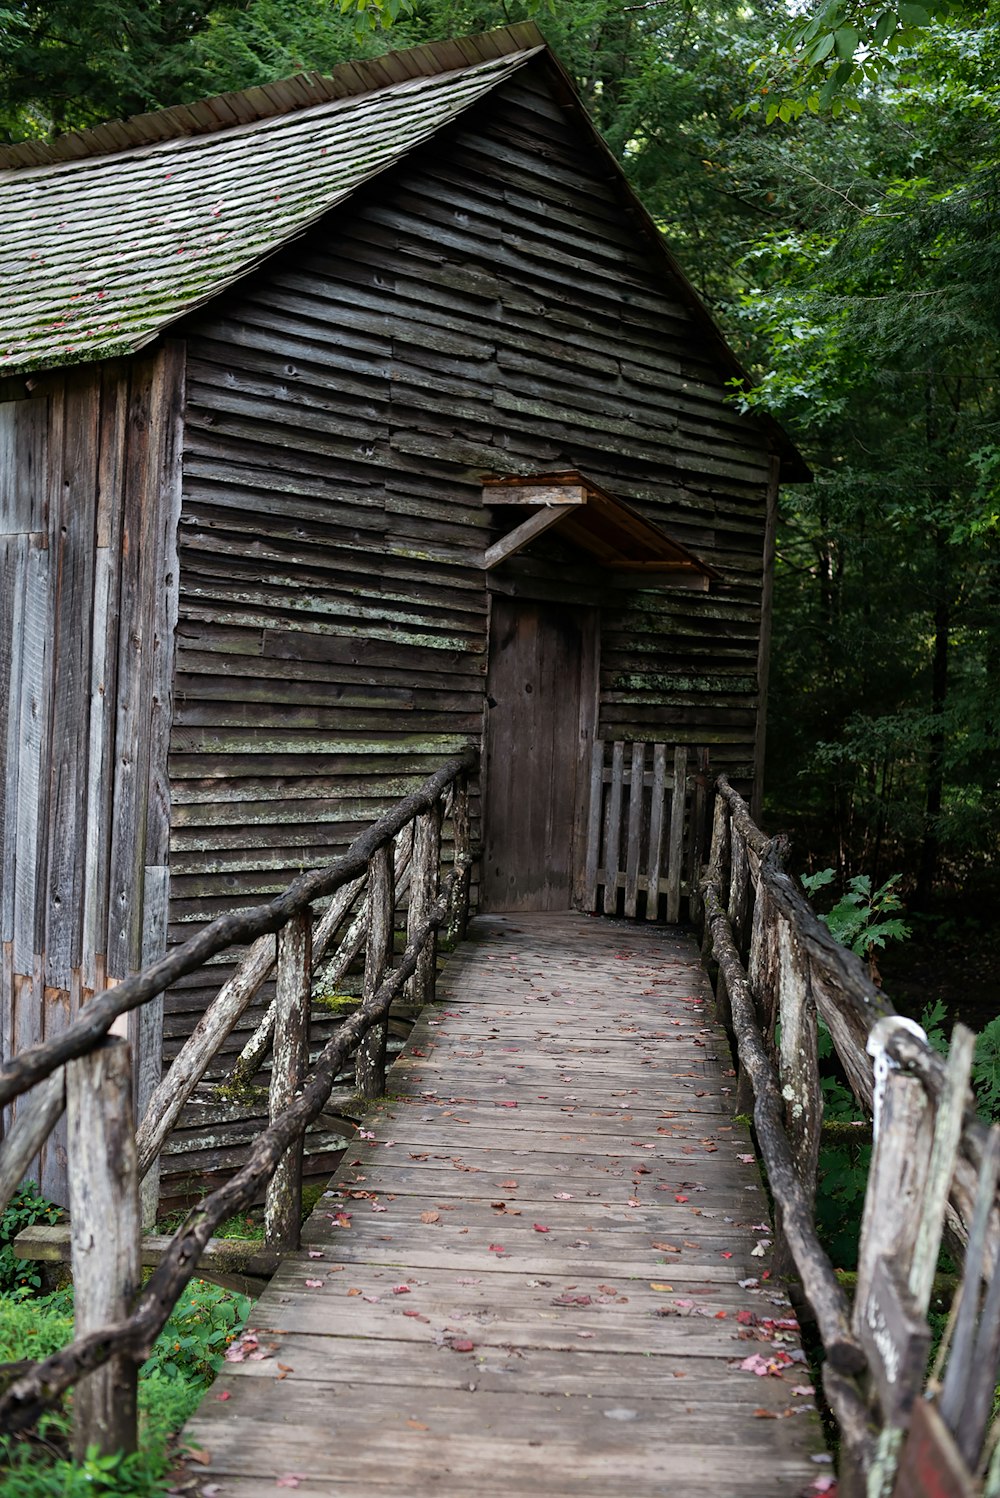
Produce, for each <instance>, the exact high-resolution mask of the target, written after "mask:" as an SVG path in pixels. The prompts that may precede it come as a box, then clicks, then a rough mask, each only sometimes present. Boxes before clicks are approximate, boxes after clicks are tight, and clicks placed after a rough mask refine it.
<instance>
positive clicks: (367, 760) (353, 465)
mask: <svg viewBox="0 0 1000 1498" xmlns="http://www.w3.org/2000/svg"><path fill="white" fill-rule="evenodd" d="M186 331H187V332H188V341H187V351H188V357H187V371H186V375H187V386H186V390H187V405H186V424H185V440H184V480H183V508H182V515H181V525H180V537H179V549H180V559H181V569H180V611H179V625H178V633H177V656H176V675H175V679H174V701H175V711H174V719H173V728H172V734H171V758H170V778H171V796H172V805H173V810H172V818H171V835H170V865H171V878H170V921H171V928H170V929H171V937H172V939H174V940H179V939H182V938H183V937H184V936H186V935H188V934H190V932H191V931H192V929H193V928H194V926H196V925H197V923H199V922H201V921H203V920H205V919H206V918H208V917H210V916H212V915H214V914H217V913H219V912H220V911H223V910H228V909H230V908H232V907H233V906H234V905H239V904H245V903H249V902H252V901H255V900H257V899H260V898H262V897H266V896H268V895H270V894H272V893H273V892H276V891H277V890H279V889H280V888H282V887H283V885H284V884H285V883H286V881H287V880H288V879H289V878H290V877H291V876H293V875H294V874H295V873H296V872H297V871H298V870H299V869H301V868H304V867H309V866H311V865H313V864H315V863H317V862H322V861H324V860H325V859H327V858H328V857H329V856H330V854H331V852H332V851H334V850H336V849H339V848H341V847H343V846H344V845H345V844H346V842H347V841H348V840H349V839H350V838H351V837H352V836H353V835H354V834H355V833H356V832H357V831H358V830H359V829H360V828H361V827H362V826H363V825H364V824H365V823H367V822H368V821H370V820H371V819H372V818H373V817H375V816H376V815H378V814H379V812H380V811H382V810H383V809H385V807H386V806H387V805H388V804H389V803H391V802H392V801H393V800H395V799H397V798H398V797H399V796H400V795H402V794H403V793H404V792H405V791H407V790H408V789H410V788H412V787H413V786H414V785H415V784H416V783H418V782H419V780H420V779H421V778H422V777H423V775H424V774H425V773H427V771H428V770H429V769H430V768H431V767H432V766H433V765H434V764H435V763H436V762H438V761H439V760H440V759H441V758H442V757H443V756H444V755H445V754H446V753H448V752H449V751H451V750H452V749H454V748H455V747H456V746H458V745H459V744H461V743H462V742H465V741H467V740H468V739H470V738H472V739H479V738H480V736H481V733H482V724H483V695H484V675H485V668H486V660H487V644H488V641H487V628H488V592H489V591H490V590H491V589H492V590H495V591H499V592H506V593H509V594H512V595H521V596H525V597H529V598H530V597H534V598H540V599H550V600H563V601H566V602H567V603H594V602H595V601H600V602H601V604H602V616H603V617H602V631H601V704H600V707H601V720H600V726H599V732H600V734H601V736H603V737H605V738H608V739H614V738H624V739H628V740H635V739H644V738H645V739H650V740H652V739H657V740H664V739H666V740H668V741H671V742H677V743H690V744H696V745H699V746H701V745H708V746H710V748H711V751H712V755H713V758H714V760H715V762H716V763H717V764H719V765H720V766H722V767H725V768H727V769H730V770H741V771H743V772H746V771H748V770H749V768H750V764H751V760H752V753H753V736H754V719H755V708H756V690H757V683H756V669H757V642H758V631H759V615H760V589H761V570H762V550H763V532H764V514H765V488H766V482H767V475H768V462H769V457H768V440H767V437H766V436H765V434H764V433H763V432H762V431H760V430H758V429H757V428H756V427H755V426H754V425H753V424H752V423H751V422H749V421H748V420H746V419H744V418H742V417H740V416H739V415H738V414H737V413H736V412H735V411H734V410H733V409H732V407H731V406H729V405H728V404H727V403H726V400H725V379H726V378H727V377H728V376H727V375H725V374H722V373H720V372H719V370H718V369H717V368H716V367H715V366H714V365H713V363H712V357H711V351H710V350H709V349H707V348H706V346H705V339H704V333H703V331H701V329H700V328H699V327H698V326H697V325H696V323H695V321H694V319H693V318H692V317H691V315H690V314H689V312H688V311H687V310H686V307H685V305H684V303H683V301H682V299H681V298H680V297H679V296H678V295H675V294H674V291H673V289H672V288H671V287H670V286H669V285H668V284H667V281H666V279H665V271H664V267H663V263H662V262H661V261H660V260H659V259H658V258H657V256H656V255H655V253H654V252H653V251H652V250H649V251H647V250H646V249H645V247H644V241H643V239H642V236H641V234H639V233H637V231H636V228H635V226H634V225H633V224H632V223H631V222H630V221H629V219H628V217H627V213H626V211H625V210H623V206H622V202H621V201H620V199H619V198H618V196H617V191H616V188H615V186H614V185H613V183H612V181H611V178H610V175H609V173H608V172H607V170H606V169H605V168H604V164H603V162H602V161H601V159H600V157H599V156H598V155H597V154H596V153H595V151H594V149H593V147H592V146H591V145H590V143H589V142H587V141H586V139H585V138H583V137H582V136H581V135H580V133H579V132H578V131H577V129H576V128H575V126H571V125H569V124H568V123H567V120H566V116H565V113H564V110H563V108H562V106H561V105H560V104H559V103H558V102H557V101H556V100H555V99H554V98H553V97H552V95H551V93H550V91H549V86H548V84H547V82H546V75H545V74H544V73H543V72H542V71H540V70H537V69H535V68H528V69H526V70H525V71H524V72H522V73H521V74H520V75H519V76H518V79H517V80H515V81H514V82H512V83H510V84H508V85H505V86H504V88H503V89H502V90H500V91H498V93H497V94H495V95H494V96H492V97H491V98H490V100H489V101H487V103H486V105H485V106H482V107H480V108H478V109H477V110H476V111H474V112H472V113H471V114H470V115H469V116H467V117H466V118H465V120H464V121H463V122H462V123H461V125H460V126H459V127H457V128H455V129H454V130H452V131H450V132H448V133H446V134H445V135H443V136H441V137H439V138H438V139H437V140H436V141H434V142H433V143H431V144H429V145H427V146H425V147H423V148H422V149H421V150H420V151H419V152H418V153H417V154H416V155H415V156H413V157H412V158H411V159H410V161H409V162H408V163H407V164H405V165H404V166H403V167H401V168H399V169H398V170H397V171H395V172H394V173H393V174H391V175H390V176H388V177H383V178H381V179H380V180H379V182H378V183H377V184H375V185H373V186H372V187H371V188H369V189H366V190H365V191H364V192H362V193H360V194H359V195H358V196H357V197H356V198H355V199H354V200H353V202H352V203H351V204H350V205H348V206H347V207H346V208H341V209H339V210H337V211H336V213H335V214H334V215H332V216H331V217H330V218H329V219H328V220H327V221H326V222H325V223H324V224H323V225H321V226H319V227H318V228H317V229H316V230H314V231H312V232H311V233H310V234H309V235H308V236H307V237H306V238H305V239H304V240H302V241H299V242H298V243H297V244H296V245H294V246H292V247H291V248H290V249H289V250H288V251H286V252H285V253H284V254H283V255H282V256H281V257H279V258H278V259H277V260H275V261H273V262H272V263H271V266H270V268H269V269H268V270H267V271H266V273H262V274H261V275H259V276H258V277H257V278H256V279H255V280H253V281H250V282H247V283H244V285H243V287H242V288H241V289H240V290H239V291H238V292H237V293H233V294H232V295H230V296H228V297H227V298H226V299H225V300H222V301H217V302H216V303H214V304H213V307H212V309H211V310H210V311H209V312H208V313H205V314H201V315H200V316H199V318H198V320H197V322H196V323H194V324H191V325H190V326H189V328H188V329H187V330H186ZM569 467H572V468H578V469H580V470H581V471H583V472H584V473H586V474H587V475H588V476H590V477H592V478H593V479H594V480H596V481H597V482H598V483H599V484H601V485H603V486H604V487H605V488H607V489H608V490H610V491H611V492H612V493H614V494H616V495H618V496H620V497H621V498H623V499H625V500H627V501H628V502H629V503H630V504H632V505H634V506H635V507H636V508H638V509H639V510H641V511H642V512H643V513H644V514H645V515H647V516H648V517H649V518H650V519H651V520H653V521H655V522H656V523H657V524H658V525H660V526H661V527H663V528H664V529H665V530H667V531H668V532H669V533H670V534H671V535H673V536H674V537H676V539H677V540H678V541H680V542H682V543H683V544H684V545H685V546H687V547H690V548H691V549H692V550H693V551H695V552H696V553H697V554H698V555H699V556H701V557H702V558H703V559H704V560H705V561H707V562H709V563H711V564H712V565H713V566H715V567H717V568H718V569H719V570H720V571H721V573H722V574H723V581H722V582H721V583H714V584H713V586H712V589H711V591H710V592H708V593H705V592H698V591H693V590H688V589H683V588H664V587H662V586H657V585H655V584H653V585H649V586H643V585H642V583H641V582H640V583H638V584H637V582H636V579H635V577H634V576H630V577H624V576H613V575H609V574H608V573H606V572H602V571H601V570H600V569H599V568H597V567H596V566H595V565H594V564H593V563H592V561H589V560H587V559H586V558H584V557H583V554H582V553H580V552H578V551H576V550H574V549H573V548H572V547H571V546H569V545H568V544H567V543H565V542H561V541H560V540H559V539H558V536H557V535H555V534H553V535H552V536H550V537H546V538H545V539H544V540H543V541H540V542H539V543H538V544H537V545H535V546H534V547H531V548H529V550H528V551H526V552H525V553H523V554H522V555H520V556H518V557H516V558H514V559H512V560H511V561H509V562H507V563H504V564H503V565H502V566H501V567H500V568H498V569H497V570H496V572H495V573H492V574H490V575H489V577H487V575H486V574H485V573H484V571H483V570H482V568H481V566H480V560H481V557H482V553H483V551H484V550H485V547H486V546H487V545H488V544H489V543H490V542H491V541H492V540H495V539H496V538H497V537H498V536H499V535H500V534H502V532H503V531H504V530H505V529H509V526H510V523H512V522H509V521H505V519H504V516H503V513H502V512H497V513H496V514H494V513H493V512H491V511H490V510H489V509H487V508H486V507H484V505H483V504H482V498H481V477H482V475H483V474H485V473H490V472H523V473H528V472H535V471H540V470H554V469H562V468H569ZM228 970H229V969H228V968H226V967H219V968H215V969H213V970H212V972H211V974H210V975H209V976H210V979H211V981H210V982H209V981H208V980H207V978H206V976H205V975H195V976H194V977H193V978H192V979H190V980H188V981H187V983H185V984H184V985H181V986H180V987H179V988H178V989H176V990H175V991H174V992H173V994H172V995H170V996H168V1001H167V1014H166V1018H165V1047H166V1053H167V1055H170V1054H172V1053H173V1052H174V1051H175V1050H176V1048H177V1046H178V1045H179V1044H180V1042H181V1040H182V1039H183V1037H184V1036H186V1035H187V1034H188V1033H189V1032H190V1029H191V1028H192V1026H193V1024H194V1022H195V1019H196V1018H197V1016H198V1014H199V1013H200V1012H201V1010H202V1008H203V1007H204V1004H205V1002H206V999H207V997H208V995H209V993H210V991H212V990H214V988H215V987H217V985H218V982H219V981H221V979H222V978H223V977H224V976H225V975H226V972H227V971H228ZM261 997H262V1001H266V998H267V994H266V992H265V993H264V994H263V995H262V996H261ZM259 1013H260V1006H259V1005H257V1006H254V1007H252V1008H251V1010H250V1011H248V1013H247V1015H246V1017H245V1020H244V1022H243V1025H242V1027H241V1028H240V1029H239V1030H238V1031H237V1032H236V1033H235V1034H234V1036H233V1037H232V1040H231V1042H230V1046H229V1049H228V1050H227V1052H226V1053H225V1054H224V1055H223V1056H222V1057H221V1058H220V1061H219V1064H218V1069H217V1074H218V1075H222V1074H223V1073H224V1071H225V1069H226V1067H227V1065H228V1063H229V1061H231V1059H232V1056H233V1054H234V1052H235V1051H236V1050H238V1049H239V1048H240V1047H241V1046H242V1044H243V1041H244V1040H245V1039H246V1036H247V1033H248V1031H249V1029H251V1028H252V1027H253V1026H254V1025H255V1023H256V1021H257V1018H258V1016H259ZM223 1132H224V1133H225V1131H223ZM223 1142H224V1140H223V1138H222V1137H220V1138H219V1140H218V1144H219V1146H220V1147H221V1146H222V1145H223ZM205 1158H206V1159H207V1157H205ZM220 1161H221V1157H220ZM177 1168H178V1170H182V1169H183V1168H184V1158H183V1157H182V1158H180V1159H179V1160H178V1161H177Z"/></svg>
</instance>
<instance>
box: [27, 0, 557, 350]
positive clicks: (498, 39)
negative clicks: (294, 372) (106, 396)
mask: <svg viewBox="0 0 1000 1498" xmlns="http://www.w3.org/2000/svg"><path fill="white" fill-rule="evenodd" d="M525 29H527V30H528V31H529V32H530V45H528V46H523V45H517V42H518V38H517V36H516V34H515V33H516V31H517V30H525ZM470 41H471V44H470V43H466V44H464V45H462V46H459V45H458V44H455V43H444V44H442V45H440V46H432V47H418V48H415V49H413V50H412V51H409V52H403V53H396V54H393V55H392V56H391V57H390V58H388V59H380V60H379V61H378V62H376V63H365V64H354V63H348V64H345V65H344V66H343V67H342V68H338V69H336V70H335V72H334V74H333V76H332V77H331V78H329V79H326V80H321V79H313V80H311V88H312V91H313V92H314V93H315V92H323V91H326V92H327V94H328V97H327V100H326V102H324V103H319V104H312V105H311V106H307V107H306V108H302V107H301V102H300V99H301V93H300V91H298V90H297V89H296V87H295V80H292V81H291V83H290V84H282V85H275V86H274V87H273V88H270V89H251V90H249V91H248V94H247V95H229V96H227V95H222V96H221V97H220V98H218V99H215V100H209V101H206V103H205V104H204V105H202V106H193V107H187V106H183V107H181V108H178V109H168V110H164V111H162V112H161V113H160V114H157V115H145V116H140V117H139V118H138V119H137V120H135V121H129V122H127V123H125V124H123V125H110V126H100V127H98V129H96V130H93V131H86V132H82V133H80V134H77V135H75V136H71V137H68V138H67V139H66V141H65V143H63V142H62V141H58V142H56V143H55V144H54V145H53V146H50V147H47V148H45V147H42V148H39V147H38V146H37V145H34V144H32V145H31V146H30V149H28V150H26V149H25V148H24V147H21V146H15V147H12V148H9V149H8V150H7V151H6V152H5V153H2V154H0V166H3V165H9V164H10V165H13V168H14V169H12V170H7V171H0V375H6V374H17V373H19V372H21V371H28V370H37V369H44V368H50V367H52V366H54V365H60V364H73V363H79V362H81V361H84V360H90V359H103V358H109V357H112V356H114V355H118V354H126V353H134V352H135V351H136V350H137V349H139V348H141V347H142V346H143V345H144V344H146V343H148V342H149V341H150V340H151V339H152V338H154V337H155V336H156V335H157V333H159V332H160V331H161V330H162V329H163V328H164V327H166V326H168V325H169V324H170V323H172V322H174V321H175V320H176V319H177V318H178V317H180V316H181V315H183V314H184V313H186V312H189V311H191V310H192V309H193V308H195V307H198V306H200V305H201V304H202V303H204V302H206V301H208V300H209V298H211V297H214V296H216V295H217V294H218V293H219V292H220V291H222V290H223V289H224V288H225V287H226V286H229V285H231V284H232V283H233V282H234V281H237V280H239V279H240V278H242V277H243V276H245V275H246V274H247V273H248V272H249V271H251V270H252V269H253V268H254V267H255V266H257V265H259V264H260V262H261V261H262V260H263V259H265V258H266V257H267V256H268V255H270V254H272V253H273V252H274V251H275V250H277V249H279V248H280V247H281V246H282V245H284V244H287V243H288V241H289V240H291V239H293V238H295V237H296V236H297V235H299V234H301V233H302V232H303V231H304V230H305V229H307V228H308V227H309V226H310V225H311V224H313V223H315V221H316V220H317V219H319V218H320V217H322V215H323V214H324V213H326V212H328V211H329V210H330V209H331V208H333V207H335V205H336V204H337V203H340V202H342V201H343V199H344V198H346V197H347V196H348V195H349V194H350V193H352V192H353V191H354V190H355V189H356V188H358V187H359V186H360V185H361V184H362V183H363V182H366V181H367V180H368V179H369V178H371V177H375V176H377V175H378V174H379V173H381V172H384V171H386V170H387V169H388V168H390V167H392V166H394V165H396V163H397V162H399V161H400V160H401V159H402V158H403V157H404V156H406V155H407V154H408V153H409V152H410V151H412V150H413V149H414V148H415V147H416V146H418V145H420V144H421V142H423V141H425V140H427V139H429V138H430V137H431V136H433V135H435V134H437V132H438V131H439V130H441V129H442V128H443V127H444V126H445V125H447V124H449V123H450V122H451V121H452V120H454V119H456V118H457V117H458V116H459V115H460V114H462V113H463V112H464V111H465V110H467V109H468V108H469V107H470V106H471V105H473V104H475V103H476V102H477V101H478V100H479V99H481V98H482V97H483V96H484V95H485V94H487V93H489V92H490V90H491V89H494V88H496V87H497V85H498V84H500V83H502V82H503V81H504V80H505V79H507V78H509V77H510V75H511V73H512V72H514V71H515V70H516V69H517V68H519V67H522V66H523V64H524V63H525V62H527V61H528V59H529V58H531V57H533V56H534V55H535V53H536V52H538V51H539V50H540V48H541V47H542V46H543V45H544V44H543V43H542V40H541V36H540V34H539V33H538V32H537V31H535V28H534V27H531V28H509V29H507V30H504V31H503V32H500V33H495V32H494V33H490V34H489V35H488V36H484V37H478V38H472V39H470ZM456 64H459V65H458V66H456ZM254 96H260V97H259V98H258V99H257V100H256V104H255V102H254ZM282 101H284V104H283V108H281V106H282ZM279 109H280V110H281V112H276V111H277V110H279ZM289 111H290V112H289ZM227 113H228V114H229V115H230V118H235V119H240V118H241V117H242V119H243V123H239V124H230V123H229V122H228V121H227ZM248 115H250V116H251V118H250V119H247V116H248ZM209 132H210V133H209ZM42 154H44V155H46V156H47V157H48V158H49V159H48V160H47V161H46V163H45V164H44V165H39V166H22V167H21V168H20V169H19V170H18V169H17V163H18V162H19V161H21V160H23V159H24V158H25V156H27V157H28V158H29V159H32V158H34V157H35V156H37V155H42ZM56 158H58V159H56ZM12 159H13V160H12Z"/></svg>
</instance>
